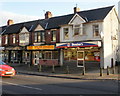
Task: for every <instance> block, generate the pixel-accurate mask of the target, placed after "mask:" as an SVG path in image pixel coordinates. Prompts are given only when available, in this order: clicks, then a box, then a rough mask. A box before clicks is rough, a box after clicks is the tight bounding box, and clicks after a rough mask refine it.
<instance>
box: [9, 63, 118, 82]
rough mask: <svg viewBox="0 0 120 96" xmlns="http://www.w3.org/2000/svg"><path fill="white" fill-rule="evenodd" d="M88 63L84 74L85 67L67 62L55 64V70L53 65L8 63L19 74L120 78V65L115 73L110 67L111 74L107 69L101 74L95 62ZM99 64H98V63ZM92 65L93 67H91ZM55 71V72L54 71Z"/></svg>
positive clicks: (104, 78)
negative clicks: (60, 64)
mask: <svg viewBox="0 0 120 96" xmlns="http://www.w3.org/2000/svg"><path fill="white" fill-rule="evenodd" d="M92 64H93V63H91V65H90V64H86V65H88V66H89V68H88V66H86V71H85V74H84V75H83V71H82V70H83V69H82V68H78V67H76V65H75V64H72V63H71V65H70V64H69V67H67V64H65V65H64V66H62V67H60V66H59V67H58V66H55V68H54V70H53V68H52V67H51V66H42V70H41V71H40V70H39V69H38V66H31V67H30V66H28V65H27V64H18V63H15V64H10V63H9V64H8V65H10V66H12V67H14V68H15V70H16V71H17V73H19V74H28V75H36V76H46V77H56V78H66V79H81V80H120V78H119V77H120V74H119V70H118V69H119V68H118V67H119V66H116V67H115V72H114V74H113V68H110V69H109V75H107V70H105V69H104V70H103V72H102V76H100V69H99V67H98V66H97V67H96V66H93V65H95V64H93V65H92ZM96 65H97V64H96ZM90 66H91V67H90ZM53 71H54V72H53Z"/></svg>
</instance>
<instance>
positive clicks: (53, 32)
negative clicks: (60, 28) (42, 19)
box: [51, 30, 56, 41]
mask: <svg viewBox="0 0 120 96" xmlns="http://www.w3.org/2000/svg"><path fill="white" fill-rule="evenodd" d="M51 34H52V38H51V41H56V30H52V31H51Z"/></svg>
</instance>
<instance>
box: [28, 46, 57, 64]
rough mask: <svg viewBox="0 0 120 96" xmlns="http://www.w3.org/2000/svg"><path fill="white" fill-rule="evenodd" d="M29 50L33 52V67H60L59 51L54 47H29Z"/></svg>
mask: <svg viewBox="0 0 120 96" xmlns="http://www.w3.org/2000/svg"><path fill="white" fill-rule="evenodd" d="M27 50H29V51H32V54H31V55H32V64H33V65H39V64H40V65H46V66H52V65H55V66H57V65H59V59H58V58H59V51H58V50H56V49H55V46H54V45H41V46H27Z"/></svg>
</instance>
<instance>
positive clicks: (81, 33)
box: [73, 24, 83, 36]
mask: <svg viewBox="0 0 120 96" xmlns="http://www.w3.org/2000/svg"><path fill="white" fill-rule="evenodd" d="M76 29H78V34H75V33H77V32H75V30H76ZM76 35H83V24H74V25H73V36H76Z"/></svg>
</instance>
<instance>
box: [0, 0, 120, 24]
mask: <svg viewBox="0 0 120 96" xmlns="http://www.w3.org/2000/svg"><path fill="white" fill-rule="evenodd" d="M28 1H29V2H28ZM48 1H49V0H0V21H1V22H0V26H3V25H6V22H7V20H8V19H12V20H14V23H19V22H24V21H31V20H36V19H43V18H44V13H45V11H51V12H52V14H53V16H60V15H66V14H70V13H73V7H75V6H76V4H77V7H79V8H80V10H81V11H83V10H89V9H95V8H100V7H106V6H111V5H115V7H116V10H117V8H118V1H119V0H69V1H66V0H60V1H56V0H50V1H49V2H48Z"/></svg>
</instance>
